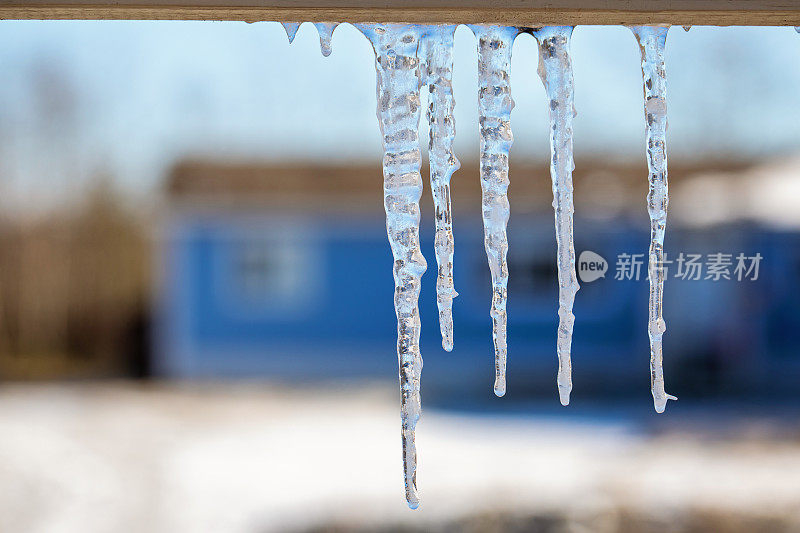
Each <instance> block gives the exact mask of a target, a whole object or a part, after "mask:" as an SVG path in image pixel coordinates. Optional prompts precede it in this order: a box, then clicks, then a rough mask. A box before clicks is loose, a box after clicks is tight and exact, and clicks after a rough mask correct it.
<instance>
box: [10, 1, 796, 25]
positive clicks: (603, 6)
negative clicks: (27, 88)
mask: <svg viewBox="0 0 800 533" xmlns="http://www.w3.org/2000/svg"><path fill="white" fill-rule="evenodd" d="M134 2H135V3H134ZM0 19H84V20H85V19H128V20H130V19H134V20H137V19H138V20H239V21H245V22H259V21H267V20H272V21H284V22H301V21H310V22H325V21H330V22H407V23H457V24H470V23H487V24H503V25H515V26H540V25H545V24H565V25H579V24H608V25H616V24H673V25H713V26H800V0H764V1H759V0H549V1H547V0H394V1H393V2H392V1H389V0H342V1H333V0H133V1H132V2H130V3H129V2H127V1H126V0H94V1H90V2H87V1H86V0H59V1H57V2H53V0H24V1H20V0H0Z"/></svg>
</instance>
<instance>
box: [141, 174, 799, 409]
mask: <svg viewBox="0 0 800 533" xmlns="http://www.w3.org/2000/svg"><path fill="white" fill-rule="evenodd" d="M632 174H634V175H637V176H639V177H640V178H641V179H642V180H644V175H643V174H638V173H637V172H632ZM512 175H516V176H526V178H524V180H523V179H522V178H518V180H517V182H514V181H513V179H512V189H511V195H512V202H514V200H513V199H514V195H517V196H518V200H517V203H518V204H521V203H523V202H527V204H526V205H527V207H528V209H526V207H525V206H515V205H514V204H513V203H512V217H511V221H510V224H509V241H510V251H509V272H510V282H509V291H508V293H509V307H508V309H509V326H508V332H509V361H508V367H509V391H510V394H515V395H524V394H532V395H534V394H535V395H551V394H555V387H554V385H553V383H554V379H555V371H556V368H557V362H556V355H555V339H556V327H557V314H556V310H557V306H558V293H557V286H558V284H557V277H556V271H555V241H554V230H553V219H552V211H551V210H549V205H548V204H549V202H550V200H551V199H552V196H550V192H549V177H548V175H547V169H546V167H544V166H542V167H541V168H539V167H538V166H537V167H531V168H527V167H521V168H518V169H512ZM577 179H578V178H577V177H576V182H577ZM456 180H458V181H456ZM462 180H463V182H464V183H466V182H467V181H469V182H471V184H470V185H464V186H463V187H462V186H461V185H460V184H461V183H462ZM525 182H527V183H528V185H525V184H524V183H525ZM477 184H478V177H477V173H476V172H474V171H473V172H470V171H469V170H467V169H464V170H461V171H460V172H459V173H457V174H456V175H455V177H454V184H453V197H454V199H453V204H454V206H455V209H456V211H455V212H454V225H455V239H456V253H455V263H454V273H455V284H456V290H457V291H458V292H459V294H460V295H459V297H458V298H456V300H455V302H454V311H453V318H454V324H455V349H454V351H453V352H451V353H447V352H445V351H443V350H442V348H441V340H440V338H439V327H438V323H437V320H438V315H437V311H436V298H435V293H434V290H435V276H436V264H435V258H434V254H433V217H432V207H431V205H430V200H429V199H428V198H427V197H426V198H425V199H424V201H423V206H422V210H423V216H422V231H421V241H422V244H423V252H424V254H425V257H426V258H427V260H428V271H427V273H426V274H425V276H424V278H423V289H422V295H421V298H420V313H421V317H422V338H421V346H422V351H423V357H424V366H425V369H424V372H423V376H424V377H423V380H424V382H425V384H426V394H427V395H430V394H436V393H442V394H461V393H463V392H465V391H468V390H470V389H472V390H475V388H477V389H478V390H480V391H486V393H487V394H489V391H490V384H491V382H492V379H493V372H494V368H493V350H492V343H491V320H490V318H489V301H490V282H489V273H488V267H487V264H486V255H485V252H484V249H483V234H482V227H481V221H480V208H479V204H478V201H479V198H480V193H479V190H478V187H477ZM462 189H463V190H462ZM381 191H382V178H381V175H380V169H379V168H378V167H368V168H362V167H301V166H297V167H291V166H286V167H276V166H273V167H268V166H261V165H244V164H230V165H226V164H211V163H201V162H197V163H190V162H189V163H184V164H181V165H179V166H177V167H176V168H175V169H174V171H173V173H172V175H171V177H170V181H169V195H170V203H171V209H170V216H169V218H168V219H167V221H166V224H165V227H164V231H163V238H162V247H161V249H162V254H161V257H160V261H159V269H160V279H161V285H160V290H159V295H160V296H159V299H158V302H159V303H158V308H157V313H156V316H157V321H156V331H157V335H156V338H155V342H156V354H157V355H156V360H155V362H156V364H157V368H158V370H159V372H160V373H161V374H163V375H168V376H178V377H192V378H206V377H219V376H235V377H248V376H259V377H263V376H266V377H272V378H276V379H293V380H297V379H304V380H305V379H329V378H330V379H340V378H349V377H371V378H385V379H396V375H397V360H396V355H395V343H396V322H395V316H394V309H393V279H392V257H391V252H390V249H389V245H388V242H387V238H386V229H385V221H384V213H383V206H382V197H381ZM534 199H535V200H534ZM515 207H517V208H516V209H515ZM575 239H576V241H575V248H576V252H578V253H580V252H581V251H583V250H591V251H594V252H596V253H597V254H599V255H601V256H602V257H604V258H606V259H607V260H608V262H609V270H608V272H607V275H606V277H605V278H601V279H599V280H597V281H594V282H591V283H582V284H581V289H580V291H579V293H578V295H577V299H576V303H575V315H576V317H577V318H576V322H575V333H574V337H573V350H572V354H573V355H572V357H573V369H574V382H575V389H576V395H582V394H604V395H609V394H627V393H630V392H632V391H636V392H642V393H643V392H646V391H647V390H648V387H649V381H648V375H649V370H648V368H649V367H648V358H649V348H648V337H647V300H648V283H647V279H646V266H645V267H644V268H643V269H642V272H641V275H640V277H639V280H638V281H636V280H615V279H614V276H615V261H616V258H617V257H618V256H619V255H620V254H625V253H627V254H632V253H646V251H647V246H648V224H647V220H646V213H644V206H643V205H642V214H641V216H639V217H638V218H637V219H636V220H632V219H631V218H629V217H628V216H627V215H624V214H623V215H621V216H617V217H615V218H612V219H609V220H605V221H602V222H601V221H598V220H597V219H590V218H576V222H575ZM798 241H800V239H799V238H798V236H797V235H795V234H790V233H777V232H767V231H762V230H758V229H756V228H754V227H747V226H745V227H724V228H716V229H713V230H703V231H687V230H682V229H680V227H679V226H678V227H674V228H673V227H671V228H670V230H669V232H668V238H667V252H668V254H669V253H674V255H676V256H677V254H678V252H679V251H684V250H687V251H689V252H694V253H703V254H706V253H712V252H717V251H726V252H728V251H729V252H730V253H738V252H740V251H742V252H751V251H758V252H759V253H761V254H762V256H764V260H763V264H762V269H764V270H762V272H761V275H760V279H759V280H756V281H749V282H737V281H735V280H721V281H717V282H714V281H710V280H698V281H683V280H673V279H669V280H668V283H667V289H666V296H665V319H666V322H667V325H668V332H667V335H666V336H665V352H666V354H667V355H666V360H665V369H666V372H667V379H668V383H670V384H672V387H670V388H671V389H673V390H672V392H674V393H676V394H678V395H680V393H681V392H682V391H681V390H680V389H684V390H687V389H691V390H692V393H694V392H695V391H705V392H708V391H717V390H721V391H723V392H741V391H751V392H752V390H762V389H763V390H764V391H765V392H766V391H769V392H772V393H774V392H776V391H779V390H781V387H784V388H786V387H788V388H789V389H790V388H791V387H792V386H793V385H794V384H795V383H796V380H797V379H798V378H799V377H800V358H798V357H797V346H798V344H797V339H796V336H795V335H794V334H793V333H791V332H793V331H797V327H798V326H800V305H798V303H797V299H796V297H795V296H794V295H798V294H800V286H798V284H799V282H798V279H797V278H798V276H797V275H796V273H798V272H800V242H798ZM645 260H646V259H645Z"/></svg>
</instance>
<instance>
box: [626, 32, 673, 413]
mask: <svg viewBox="0 0 800 533" xmlns="http://www.w3.org/2000/svg"><path fill="white" fill-rule="evenodd" d="M631 30H632V31H633V33H634V35H635V36H636V40H637V41H638V42H639V48H640V50H641V53H642V79H643V81H644V114H645V120H646V123H647V124H646V139H647V168H648V170H649V173H650V176H649V180H650V189H649V192H648V193H647V211H648V213H649V214H650V260H649V266H648V272H649V276H648V277H649V279H650V305H649V320H648V328H647V329H648V333H649V335H650V386H651V389H652V393H653V403H654V405H655V408H656V411H657V412H659V413H663V412H664V409H665V408H666V405H667V400H677V398H676V397H675V396H671V395H669V394H667V393H666V392H665V390H664V369H663V367H662V361H663V354H662V345H661V340H662V337H663V336H664V331H666V329H667V326H666V324H665V323H664V318H663V316H662V306H663V296H664V265H663V261H664V232H665V229H666V224H667V205H668V197H667V72H666V69H665V66H664V47H665V45H666V42H667V31H668V30H669V27H663V26H635V27H632V28H631Z"/></svg>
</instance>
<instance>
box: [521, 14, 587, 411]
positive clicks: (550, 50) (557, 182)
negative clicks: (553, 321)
mask: <svg viewBox="0 0 800 533" xmlns="http://www.w3.org/2000/svg"><path fill="white" fill-rule="evenodd" d="M533 34H534V37H536V40H537V41H538V42H539V76H540V77H541V78H542V83H544V88H545V92H546V93H547V98H548V100H549V109H550V177H551V178H552V181H553V209H554V210H555V224H556V248H557V250H556V254H557V255H556V264H557V267H558V336H557V340H556V351H557V353H558V378H557V383H558V395H559V398H560V400H561V404H562V405H568V404H569V395H570V392H571V391H572V361H571V355H570V352H571V349H572V326H573V324H574V323H575V315H574V314H573V313H572V306H573V304H574V302H575V293H576V292H577V291H578V289H579V288H580V287H579V285H578V278H577V276H576V275H575V246H574V244H573V240H572V218H573V217H572V215H573V212H574V211H575V209H574V207H573V201H572V200H573V191H572V171H573V170H574V169H575V163H574V159H573V154H572V120H573V118H574V117H575V106H574V104H573V86H574V83H573V78H572V61H571V59H570V56H569V45H570V37H571V36H572V27H571V26H548V27H544V28H541V29H539V30H536V31H534V32H533Z"/></svg>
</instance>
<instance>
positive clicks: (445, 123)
mask: <svg viewBox="0 0 800 533" xmlns="http://www.w3.org/2000/svg"><path fill="white" fill-rule="evenodd" d="M455 29H456V27H455V26H444V25H443V26H428V27H426V29H425V37H424V39H423V41H422V43H421V48H422V52H421V53H420V56H421V57H422V58H423V61H424V64H423V77H424V80H425V83H426V84H427V85H428V93H429V97H428V113H427V117H428V124H429V125H430V139H429V143H428V158H429V160H430V180H431V194H432V195H433V208H434V212H435V214H436V237H435V240H434V247H435V250H436V263H437V266H438V276H437V277H436V303H437V304H438V307H439V329H440V330H441V332H442V348H444V349H445V350H446V351H448V352H449V351H452V350H453V298H455V297H456V296H458V293H457V292H456V291H455V289H454V287H453V251H454V248H455V243H454V239H453V220H452V210H451V205H450V178H451V176H452V175H453V173H454V172H455V171H456V170H458V169H459V168H460V167H461V164H460V163H459V162H458V159H456V156H455V154H454V153H453V140H454V139H455V135H456V125H455V117H454V116H453V110H454V108H455V104H456V102H455V99H454V98H453V34H454V32H455Z"/></svg>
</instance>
